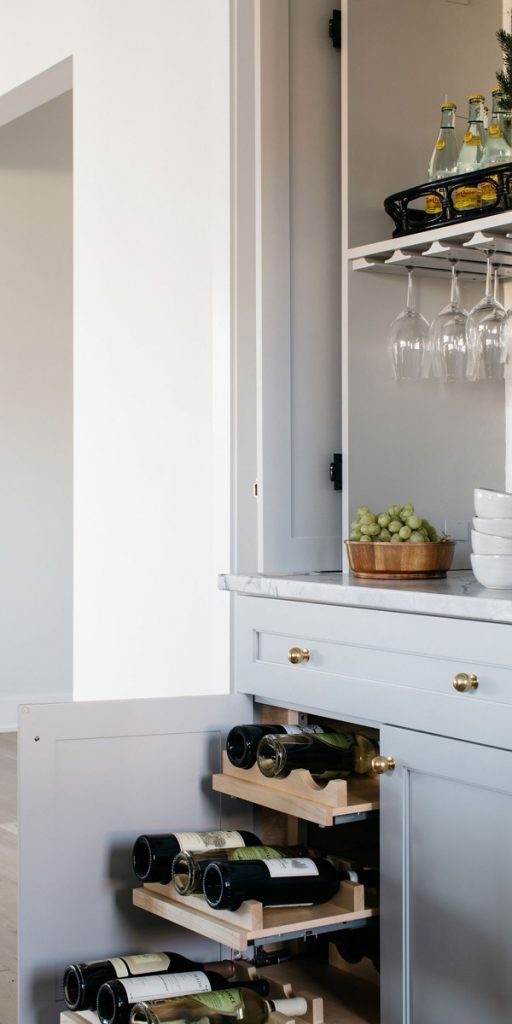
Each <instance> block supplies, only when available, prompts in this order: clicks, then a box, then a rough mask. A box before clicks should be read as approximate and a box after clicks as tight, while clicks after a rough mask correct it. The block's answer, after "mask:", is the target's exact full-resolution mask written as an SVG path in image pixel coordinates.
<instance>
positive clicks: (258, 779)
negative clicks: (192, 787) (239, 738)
mask: <svg viewBox="0 0 512 1024" xmlns="http://www.w3.org/2000/svg"><path fill="white" fill-rule="evenodd" d="M212 787H213V789H214V791H215V792H216V793H223V794H225V795H226V796H231V797H236V798H237V799H239V800H246V801H248V802H249V803H252V804H258V806H260V807H267V808H269V809H270V810H273V811H281V812H282V813H283V814H288V815H292V816H293V817H295V818H302V819H303V820H304V821H311V822H313V823H314V824H315V825H321V826H322V827H328V826H330V825H337V824H341V823H343V822H344V821H345V822H346V821H353V820H357V819H359V820H361V819H362V818H363V817H365V816H366V815H368V814H369V813H371V812H373V811H376V810H378V808H379V781H378V779H370V778H362V779H348V780H345V779H331V780H330V782H327V783H326V784H324V785H322V784H319V783H317V782H315V780H314V779H313V778H312V776H311V774H310V772H308V771H306V770H304V769H301V768H296V769H295V770H294V771H293V772H291V774H290V775H288V776H287V777H286V778H284V779H267V778H266V777H265V776H264V775H262V773H261V772H260V770H259V768H258V767H257V765H253V767H252V768H247V769H245V768H235V766H234V765H232V764H231V762H230V760H229V758H228V756H227V754H226V753H225V752H224V754H223V759H222V773H221V774H218V775H214V776H213V777H212Z"/></svg>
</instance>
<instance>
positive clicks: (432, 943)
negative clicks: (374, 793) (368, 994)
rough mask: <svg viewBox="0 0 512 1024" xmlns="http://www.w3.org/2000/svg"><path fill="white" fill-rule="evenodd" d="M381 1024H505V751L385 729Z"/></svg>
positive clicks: (511, 764)
mask: <svg viewBox="0 0 512 1024" xmlns="http://www.w3.org/2000/svg"><path fill="white" fill-rule="evenodd" d="M381 750H382V751H383V753H385V754H391V755H392V756H393V757H394V758H395V760H396V762H397V767H396V769H395V771H394V772H392V773H390V774H389V775H388V776H386V777H384V778H383V779H382V784H381V819H382V833H381V871H382V904H381V914H382V918H381V920H382V970H383V977H385V978H386V979H387V984H386V985H384V986H383V988H382V1024H396V1022H398V1021H400V1022H401V1024H440V1022H441V1021H450V1024H482V1022H483V1021H485V1024H508V1022H509V1021H510V1013H511V1007H512V974H511V971H510V963H511V960H512V929H511V920H512V890H511V886H510V865H511V863H512V825H511V822H512V752H511V751H510V750H501V749H495V748H491V747H483V746H478V745H476V744H472V743H462V742H459V741H456V740H451V739H446V738H441V737H439V736H432V735H427V734H424V733H420V732H415V731H412V730H403V729H394V728H389V727H385V728H383V729H382V732H381Z"/></svg>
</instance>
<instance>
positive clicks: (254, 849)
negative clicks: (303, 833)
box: [172, 846, 306, 896]
mask: <svg viewBox="0 0 512 1024" xmlns="http://www.w3.org/2000/svg"><path fill="white" fill-rule="evenodd" d="M305 854H306V848H305V847H304V846H293V847H292V846H239V847H237V848H236V849H234V850H211V851H210V852H209V853H189V852H188V851H187V850H183V852H182V853H178V854H177V855H176V857H175V858H174V860H173V863H172V880H173V882H174V887H175V889H176V892H179V893H180V895H181V896H189V895H190V894H191V893H193V892H201V891H202V888H203V875H204V872H205V869H206V867H207V865H208V864H211V862H212V861H221V860H229V861H247V860H270V859H271V858H279V857H292V856H304V855H305Z"/></svg>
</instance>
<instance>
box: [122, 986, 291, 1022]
mask: <svg viewBox="0 0 512 1024" xmlns="http://www.w3.org/2000/svg"><path fill="white" fill-rule="evenodd" d="M307 1008H308V1004H307V1002H306V1000H305V999H304V997H303V996H294V997H291V998H289V999H262V997H261V996H260V995H258V994H257V993H256V992H251V991H248V990H247V989H245V988H244V989H242V988H240V989H238V990H237V989H231V990H230V991H227V992H214V993H213V992H212V994H211V995H198V996H187V997H185V998H182V999H169V1000H166V1001H161V1002H157V1003H146V1002H144V1003H138V1004H137V1005H136V1006H134V1008H133V1010H132V1013H131V1016H130V1024H165V1022H166V1021H180V1022H185V1021H190V1020H193V1021H196V1024H208V1022H209V1021H211V1020H215V1021H216V1022H217V1024H218V1022H219V1021H220V1020H222V1019H223V1018H225V1019H226V1021H228V1020H229V1021H235V1020H237V1021H243V1024H265V1022H266V1021H268V1020H269V1018H270V1015H271V1014H272V1013H276V1012H277V1013H279V1014H282V1015H283V1017H286V1018H287V1019H288V1020H290V1019H293V1018H294V1017H301V1016H302V1015H303V1014H304V1013H306V1011H307Z"/></svg>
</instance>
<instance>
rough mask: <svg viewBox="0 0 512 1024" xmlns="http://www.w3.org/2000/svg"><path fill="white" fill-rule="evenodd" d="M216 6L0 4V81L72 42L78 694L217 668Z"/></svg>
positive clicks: (223, 197) (220, 22)
mask: <svg viewBox="0 0 512 1024" xmlns="http://www.w3.org/2000/svg"><path fill="white" fill-rule="evenodd" d="M228 15H229V10H228V0H197V2H196V3H193V4H192V3H190V2H189V0H149V2H144V3H143V2H141V0H107V2H106V3H105V0H45V2H44V3H40V2H39V0H22V2H20V0H4V2H3V3H2V5H1V8H0V95H1V93H3V92H6V91H8V90H12V89H14V88H16V87H17V86H18V85H19V84H20V83H21V82H23V81H24V80H26V79H29V78H31V77H32V76H34V75H37V74H39V73H41V72H42V71H44V69H45V68H48V67H50V66H51V65H54V64H56V63H57V62H59V61H63V60H65V59H66V58H69V56H72V58H73V94H74V240H75V241H74V260H75V288H74V302H75V315H74V368H75V369H74V416H75V419H74V467H75V489H74V516H75V521H74V693H75V696H76V698H78V699H90V698H102V697H105V698H107V697H109V698H115V697H131V696H160V695H166V694H171V693H187V692H196V693H197V692H216V691H221V690H224V689H226V688H227V686H228V671H227V651H228V604H227V599H226V597H225V595H221V594H217V591H216V573H217V572H218V571H221V570H222V569H225V568H226V566H227V565H228V564H229V468H228V467H229V463H228V460H229V319H228V313H229V259H228V257H229V252H228V243H229V45H228V43H229V18H228ZM0 105H1V100H0ZM205 652H207V653H205Z"/></svg>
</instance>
